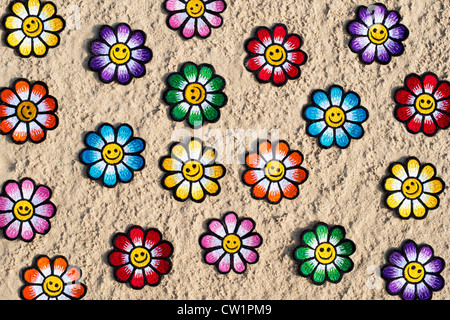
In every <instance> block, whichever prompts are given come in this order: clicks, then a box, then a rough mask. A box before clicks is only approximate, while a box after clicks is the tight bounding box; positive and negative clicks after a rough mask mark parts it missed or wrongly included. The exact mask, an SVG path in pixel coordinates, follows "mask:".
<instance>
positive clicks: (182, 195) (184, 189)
mask: <svg viewBox="0 0 450 320" xmlns="http://www.w3.org/2000/svg"><path fill="white" fill-rule="evenodd" d="M189 187H190V183H189V182H188V181H184V182H183V183H182V184H181V185H180V186H179V187H178V188H177V192H176V196H177V197H178V198H179V199H181V200H186V199H187V198H188V196H189Z"/></svg>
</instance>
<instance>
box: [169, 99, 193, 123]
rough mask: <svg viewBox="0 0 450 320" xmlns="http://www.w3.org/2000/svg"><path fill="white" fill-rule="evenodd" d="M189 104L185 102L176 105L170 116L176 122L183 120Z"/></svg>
mask: <svg viewBox="0 0 450 320" xmlns="http://www.w3.org/2000/svg"><path fill="white" fill-rule="evenodd" d="M189 108H190V107H189V104H188V103H186V102H182V103H180V104H178V105H177V106H176V107H175V108H173V110H172V116H173V118H174V119H176V120H179V121H181V120H183V119H184V118H185V117H186V114H187V113H188V111H189Z"/></svg>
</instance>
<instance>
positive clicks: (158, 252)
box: [150, 242, 173, 258]
mask: <svg viewBox="0 0 450 320" xmlns="http://www.w3.org/2000/svg"><path fill="white" fill-rule="evenodd" d="M172 251H173V250H172V246H171V245H170V244H169V243H168V242H163V243H161V244H160V245H158V246H157V247H156V248H154V249H152V251H151V253H150V254H151V255H152V257H157V258H167V257H169V256H171V255H172Z"/></svg>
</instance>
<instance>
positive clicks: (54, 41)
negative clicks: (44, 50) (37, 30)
mask: <svg viewBox="0 0 450 320" xmlns="http://www.w3.org/2000/svg"><path fill="white" fill-rule="evenodd" d="M40 37H41V39H42V41H44V42H45V43H46V44H47V45H48V46H49V47H55V46H57V45H58V43H59V38H58V37H57V36H56V35H54V34H52V33H50V32H45V31H44V32H42V34H41V35H40Z"/></svg>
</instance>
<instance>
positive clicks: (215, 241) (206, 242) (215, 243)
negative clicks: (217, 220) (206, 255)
mask: <svg viewBox="0 0 450 320" xmlns="http://www.w3.org/2000/svg"><path fill="white" fill-rule="evenodd" d="M200 243H201V245H202V247H203V248H206V249H209V248H216V247H220V246H221V245H222V240H220V239H219V238H217V237H215V236H212V235H206V236H204V237H202V239H201V240H200Z"/></svg>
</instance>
